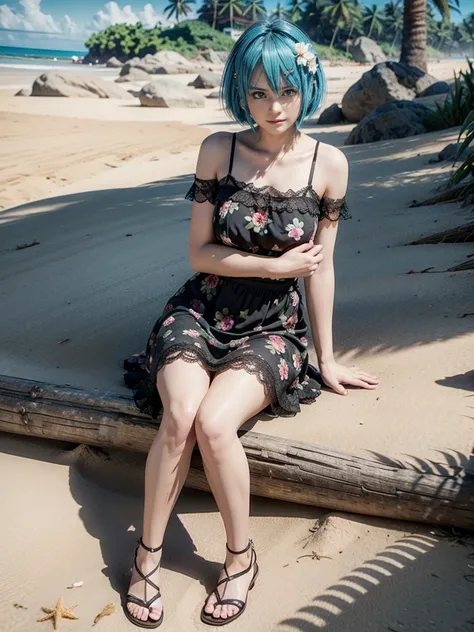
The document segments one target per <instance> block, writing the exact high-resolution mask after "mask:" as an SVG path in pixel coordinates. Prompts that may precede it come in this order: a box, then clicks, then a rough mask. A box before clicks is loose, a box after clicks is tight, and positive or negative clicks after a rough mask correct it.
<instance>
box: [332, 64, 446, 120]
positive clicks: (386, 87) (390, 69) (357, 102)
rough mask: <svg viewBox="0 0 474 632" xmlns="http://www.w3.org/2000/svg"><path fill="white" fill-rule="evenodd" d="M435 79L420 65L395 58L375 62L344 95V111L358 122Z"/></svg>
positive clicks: (406, 98)
mask: <svg viewBox="0 0 474 632" xmlns="http://www.w3.org/2000/svg"><path fill="white" fill-rule="evenodd" d="M433 83H436V79H435V78H434V77H432V76H431V75H429V74H427V73H425V72H423V71H422V70H420V69H419V68H415V67H414V66H409V65H408V64H403V63H400V62H396V61H387V62H384V63H380V64H376V65H375V66H374V67H373V68H371V69H370V70H368V71H367V72H365V73H364V74H363V75H362V77H361V78H360V79H359V81H357V82H356V83H355V84H354V85H353V86H351V87H350V88H349V90H348V91H347V92H346V94H345V95H344V96H343V98H342V113H343V115H344V118H346V119H347V120H348V121H350V122H351V123H357V122H358V121H360V120H361V119H363V118H364V116H366V115H367V114H368V113H369V112H371V111H372V110H373V109H374V108H376V107H378V106H379V105H382V104H383V103H387V102H389V101H411V100H412V99H414V98H415V97H417V96H418V95H419V94H421V93H422V92H423V91H424V90H426V88H428V87H429V86H430V85H432V84H433Z"/></svg>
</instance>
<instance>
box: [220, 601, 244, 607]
mask: <svg viewBox="0 0 474 632" xmlns="http://www.w3.org/2000/svg"><path fill="white" fill-rule="evenodd" d="M227 605H229V606H237V608H240V609H242V608H243V607H244V606H245V603H244V602H243V601H242V600H241V599H221V601H220V602H219V606H227Z"/></svg>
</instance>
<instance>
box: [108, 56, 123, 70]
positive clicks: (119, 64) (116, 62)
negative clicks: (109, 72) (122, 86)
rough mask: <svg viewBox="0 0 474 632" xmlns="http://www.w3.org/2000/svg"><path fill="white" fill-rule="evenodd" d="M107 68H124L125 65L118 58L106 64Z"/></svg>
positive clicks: (109, 60) (113, 58)
mask: <svg viewBox="0 0 474 632" xmlns="http://www.w3.org/2000/svg"><path fill="white" fill-rule="evenodd" d="M105 65H106V66H107V68H122V66H123V63H122V62H121V61H119V60H118V59H117V57H111V58H110V59H108V60H107V63H106V64H105Z"/></svg>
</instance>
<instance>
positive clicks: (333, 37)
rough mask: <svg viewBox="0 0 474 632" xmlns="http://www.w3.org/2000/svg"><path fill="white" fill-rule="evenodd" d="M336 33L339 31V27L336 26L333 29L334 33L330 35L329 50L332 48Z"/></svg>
mask: <svg viewBox="0 0 474 632" xmlns="http://www.w3.org/2000/svg"><path fill="white" fill-rule="evenodd" d="M338 31H339V25H338V24H336V28H335V29H334V33H333V35H332V40H331V43H330V44H329V48H332V47H333V44H334V41H335V39H336V35H337V33H338Z"/></svg>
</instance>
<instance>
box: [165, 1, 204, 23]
mask: <svg viewBox="0 0 474 632" xmlns="http://www.w3.org/2000/svg"><path fill="white" fill-rule="evenodd" d="M168 1H169V4H168V6H167V7H165V8H164V9H163V13H164V15H166V17H167V18H168V19H171V17H172V16H176V22H179V18H180V17H181V16H184V17H186V16H187V15H188V13H191V11H192V9H191V7H190V6H189V5H190V4H195V2H196V0H168Z"/></svg>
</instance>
